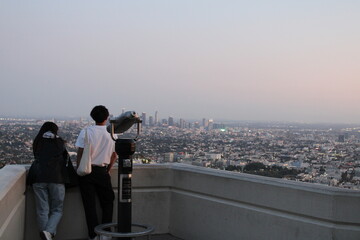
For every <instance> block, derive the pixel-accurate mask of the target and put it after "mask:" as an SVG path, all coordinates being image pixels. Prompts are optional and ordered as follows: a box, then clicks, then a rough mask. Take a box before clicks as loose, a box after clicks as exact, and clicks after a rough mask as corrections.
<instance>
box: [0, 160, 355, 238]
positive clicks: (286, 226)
mask: <svg viewBox="0 0 360 240" xmlns="http://www.w3.org/2000/svg"><path fill="white" fill-rule="evenodd" d="M111 174H112V182H113V187H114V189H115V190H116V189H117V170H116V169H114V170H113V171H112V173H111ZM0 182H1V185H0V240H5V239H6V240H8V239H15V240H17V239H19V240H20V239H25V240H27V239H29V240H32V239H37V237H38V232H37V230H36V229H37V227H36V219H35V211H34V206H35V205H34V199H33V195H32V191H31V188H28V189H27V194H26V201H25V197H24V192H25V168H24V167H23V166H6V167H5V168H3V169H2V170H0ZM66 194H67V195H66V200H65V207H64V215H63V218H62V220H61V222H60V225H59V228H58V234H57V236H56V238H55V239H61V240H70V239H86V238H87V230H86V224H85V216H84V212H83V207H82V203H81V197H80V193H79V190H78V188H74V189H70V190H67V192H66ZM116 196H117V193H116ZM132 200H133V207H132V211H133V222H134V223H140V224H149V225H152V226H154V227H155V229H156V231H155V233H170V234H172V235H174V236H176V237H179V238H182V239H184V240H205V239H206V240H218V239H229V240H232V239H242V240H254V239H255V240H256V239H259V240H260V239H261V240H262V239H267V240H272V239H274V240H275V239H276V240H302V239H306V240H328V239H331V240H342V239H346V240H352V239H353V240H355V239H356V240H358V239H360V214H359V213H360V191H352V190H346V189H338V188H332V187H327V186H322V185H316V184H307V183H299V182H294V181H287V180H281V179H274V178H267V177H261V176H254V175H248V174H241V173H232V172H226V171H220V170H214V169H208V168H202V167H194V166H189V165H183V164H159V165H137V166H135V167H134V171H133V197H132ZM116 203H117V201H116ZM116 203H115V206H116V205H117V204H116ZM25 206H26V214H25ZM116 213H117V209H116V208H115V209H114V222H116V220H117V217H116ZM25 215H26V217H25V218H24V216H25ZM24 219H25V221H24ZM24 233H25V234H24ZM24 235H25V236H26V237H24V238H23V236H24ZM9 236H11V237H9Z"/></svg>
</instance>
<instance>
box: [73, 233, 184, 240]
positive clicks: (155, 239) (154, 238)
mask: <svg viewBox="0 0 360 240" xmlns="http://www.w3.org/2000/svg"><path fill="white" fill-rule="evenodd" d="M113 239H114V240H116V238H113ZM119 239H121V238H119ZM147 239H148V237H147V236H143V237H137V238H134V240H147ZM79 240H87V239H79ZM150 240H183V239H181V238H177V237H174V236H171V235H170V234H155V235H151V236H150Z"/></svg>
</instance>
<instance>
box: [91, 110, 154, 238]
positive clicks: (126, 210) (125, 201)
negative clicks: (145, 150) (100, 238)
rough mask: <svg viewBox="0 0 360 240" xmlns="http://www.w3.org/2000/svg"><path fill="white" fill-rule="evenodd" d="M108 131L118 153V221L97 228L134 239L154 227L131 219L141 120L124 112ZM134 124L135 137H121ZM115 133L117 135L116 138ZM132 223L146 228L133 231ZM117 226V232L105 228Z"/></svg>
mask: <svg viewBox="0 0 360 240" xmlns="http://www.w3.org/2000/svg"><path fill="white" fill-rule="evenodd" d="M108 123H109V125H108V126H107V131H108V132H109V133H110V134H111V138H112V139H113V140H114V141H115V151H116V153H117V155H118V189H117V190H118V219H117V220H118V222H117V223H115V224H113V223H110V224H102V225H99V226H98V227H96V228H95V232H96V233H98V234H100V235H105V236H111V237H119V238H122V239H128V240H130V239H132V237H134V236H142V235H143V236H144V235H148V234H150V232H152V231H153V230H154V229H153V227H151V226H147V225H140V224H132V221H131V185H132V184H131V175H132V169H133V159H132V155H133V154H134V153H135V142H136V140H137V138H138V137H139V134H140V130H141V120H140V118H139V116H138V115H137V114H136V113H135V112H134V111H128V112H124V113H123V114H121V115H119V116H118V117H112V118H110V120H109V121H108ZM134 124H136V125H137V134H136V137H135V138H121V135H120V134H123V133H125V132H126V131H127V130H129V129H130V128H131V127H132V126H133V125H134ZM114 135H117V137H116V138H115V136H114ZM132 225H133V226H134V225H135V226H137V227H142V228H145V231H144V232H140V233H139V232H138V233H132V231H131V230H132V229H131V227H132ZM113 226H117V232H115V233H114V232H109V231H105V230H103V228H109V227H113Z"/></svg>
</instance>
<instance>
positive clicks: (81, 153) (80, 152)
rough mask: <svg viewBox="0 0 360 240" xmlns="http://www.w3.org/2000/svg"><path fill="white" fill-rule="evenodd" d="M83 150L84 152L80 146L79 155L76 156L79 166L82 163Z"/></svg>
mask: <svg viewBox="0 0 360 240" xmlns="http://www.w3.org/2000/svg"><path fill="white" fill-rule="evenodd" d="M83 152H84V149H83V148H80V147H79V148H78V150H77V156H76V166H77V167H79V165H80V160H81V157H82V155H83Z"/></svg>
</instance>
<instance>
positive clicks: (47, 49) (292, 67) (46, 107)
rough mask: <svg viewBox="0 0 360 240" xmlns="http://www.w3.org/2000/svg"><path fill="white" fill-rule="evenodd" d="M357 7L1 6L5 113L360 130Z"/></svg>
mask: <svg viewBox="0 0 360 240" xmlns="http://www.w3.org/2000/svg"><path fill="white" fill-rule="evenodd" d="M359 11H360V2H357V1H345V2H344V1H343V2H339V1H325V0H317V1H311V2H301V1H300V2H299V1H284V0H276V1H271V2H269V1H265V0H255V1H251V2H247V1H230V0H226V1H218V0H209V1H196V2H193V1H187V0H185V1H171V2H168V1H164V0H155V1H143V0H141V1H136V2H133V1H131V2H119V1H107V2H106V3H103V2H96V1H76V2H48V1H43V0H41V1H37V2H20V1H10V0H5V1H2V2H1V3H0V31H1V33H2V37H1V39H0V83H1V86H2V87H1V88H0V110H1V113H0V114H1V116H8V117H39V118H41V117H54V118H57V117H88V115H89V112H90V110H91V108H92V107H93V106H95V105H99V104H102V105H105V106H107V107H108V108H109V111H110V113H112V114H114V115H118V114H120V113H121V111H122V109H123V108H125V109H126V110H134V111H136V112H137V113H138V114H139V115H141V113H142V112H146V113H147V116H153V117H155V115H154V114H155V111H158V112H159V119H163V118H168V117H169V116H172V117H173V118H175V119H179V118H183V119H198V120H199V121H200V120H201V119H202V118H207V119H220V120H233V121H235V120H237V121H284V122H309V123H322V122H324V123H355V124H359V123H360V111H359V110H358V109H357V105H358V103H359V102H360V95H359V94H358V93H357V92H358V89H360V79H359V77H360V68H359V63H360V45H359V44H358V42H359V40H360V29H359V28H358V27H357V23H358V22H360V14H359Z"/></svg>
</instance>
